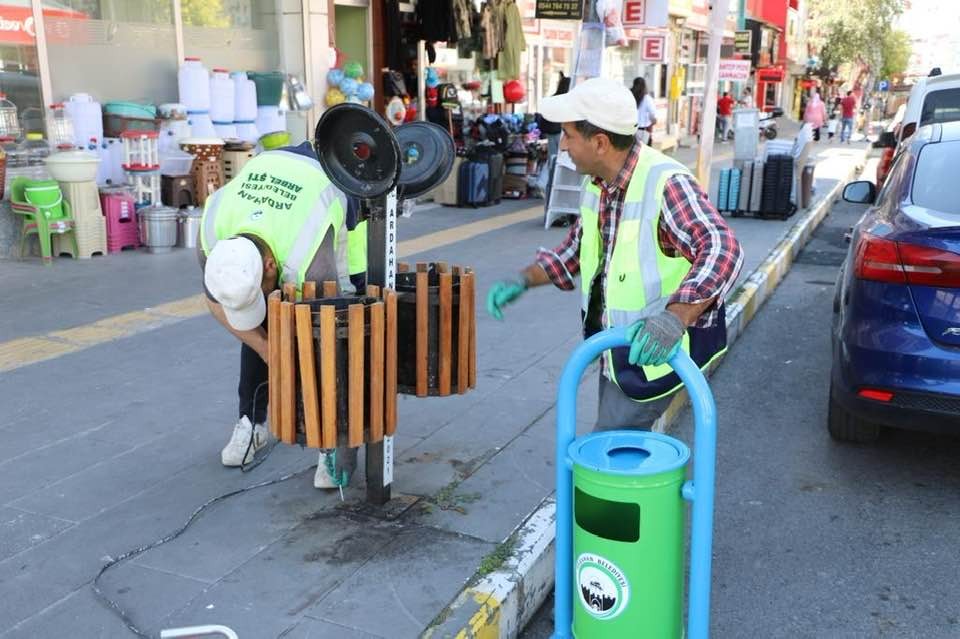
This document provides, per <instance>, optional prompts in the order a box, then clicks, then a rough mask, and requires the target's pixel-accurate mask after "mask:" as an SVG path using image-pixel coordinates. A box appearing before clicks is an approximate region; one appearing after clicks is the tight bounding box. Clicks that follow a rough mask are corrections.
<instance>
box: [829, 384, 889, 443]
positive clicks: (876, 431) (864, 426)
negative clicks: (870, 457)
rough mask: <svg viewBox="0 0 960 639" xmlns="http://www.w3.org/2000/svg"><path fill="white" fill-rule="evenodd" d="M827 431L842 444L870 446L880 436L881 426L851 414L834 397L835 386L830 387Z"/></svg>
mask: <svg viewBox="0 0 960 639" xmlns="http://www.w3.org/2000/svg"><path fill="white" fill-rule="evenodd" d="M827 430H828V431H830V437H832V438H833V439H835V440H837V441H840V442H852V443H855V444H869V443H872V442H875V441H877V438H878V437H879V436H880V425H879V424H875V423H873V422H868V421H867V420H865V419H860V418H859V417H857V416H856V415H852V414H850V412H849V411H848V410H847V409H845V408H844V407H843V406H841V405H840V403H839V402H838V401H837V400H836V399H834V397H833V384H831V385H830V406H829V408H828V411H827Z"/></svg>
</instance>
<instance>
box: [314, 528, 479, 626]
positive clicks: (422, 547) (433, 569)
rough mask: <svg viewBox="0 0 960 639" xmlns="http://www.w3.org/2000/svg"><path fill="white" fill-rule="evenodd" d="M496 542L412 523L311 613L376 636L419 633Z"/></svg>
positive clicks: (448, 600) (325, 597) (320, 602)
mask: <svg viewBox="0 0 960 639" xmlns="http://www.w3.org/2000/svg"><path fill="white" fill-rule="evenodd" d="M493 548H494V545H493V544H488V543H484V542H482V541H479V540H476V539H472V538H469V537H463V536H459V535H452V534H450V533H447V532H443V531H439V530H435V529H432V528H420V527H415V528H408V529H406V530H403V531H402V532H400V533H399V534H397V535H396V537H395V538H394V539H393V541H392V542H391V543H389V544H387V545H385V546H383V547H381V548H380V549H379V552H378V553H377V554H376V555H375V556H374V557H372V558H371V559H370V560H369V562H368V563H367V564H366V565H365V566H364V567H363V570H361V571H358V572H356V573H354V574H353V575H352V576H351V577H350V578H349V579H347V580H345V581H344V582H343V583H342V584H340V585H339V586H337V587H336V588H335V589H334V590H333V591H331V592H330V593H328V594H327V595H326V596H324V597H323V599H322V600H321V601H319V602H318V603H317V604H316V605H315V606H313V607H312V608H310V609H309V610H307V615H309V616H310V617H312V618H316V619H322V620H327V621H330V620H335V621H336V623H338V624H341V625H345V626H349V627H351V628H357V629H359V630H362V631H364V632H367V633H371V634H373V635H375V636H377V635H379V636H383V637H390V638H391V639H405V638H407V637H411V638H412V637H418V636H419V635H420V633H421V631H422V630H423V629H424V628H425V627H426V626H427V624H428V623H429V622H430V621H432V620H433V618H434V616H435V615H436V614H437V612H438V611H439V610H441V609H442V608H443V606H445V605H446V604H447V603H448V602H450V601H451V600H452V599H453V597H454V596H455V595H456V594H457V592H458V591H459V590H460V588H462V587H463V585H464V583H466V580H467V579H469V578H470V577H471V576H472V573H473V571H474V569H475V566H477V565H479V563H480V560H481V559H482V558H483V557H484V556H485V555H486V554H487V553H489V552H490V551H491V550H493ZM373 611H376V612H375V614H374V612H373Z"/></svg>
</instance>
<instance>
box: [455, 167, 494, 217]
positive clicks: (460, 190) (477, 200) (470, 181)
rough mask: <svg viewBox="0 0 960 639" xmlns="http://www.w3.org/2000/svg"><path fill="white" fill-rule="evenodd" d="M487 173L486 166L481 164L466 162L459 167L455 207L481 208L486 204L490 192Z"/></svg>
mask: <svg viewBox="0 0 960 639" xmlns="http://www.w3.org/2000/svg"><path fill="white" fill-rule="evenodd" d="M488 171H489V167H488V165H487V164H485V163H483V162H471V161H469V160H468V161H466V162H464V163H462V164H461V165H460V175H459V176H457V178H458V179H457V206H483V205H485V204H486V203H487V200H488V196H489V191H490V180H489V177H488V176H489V174H488Z"/></svg>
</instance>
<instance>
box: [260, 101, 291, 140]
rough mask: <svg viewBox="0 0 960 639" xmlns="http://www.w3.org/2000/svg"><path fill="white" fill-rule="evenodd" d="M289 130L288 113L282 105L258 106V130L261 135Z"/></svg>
mask: <svg viewBox="0 0 960 639" xmlns="http://www.w3.org/2000/svg"><path fill="white" fill-rule="evenodd" d="M286 130H287V113H286V112H285V111H281V110H280V107H276V106H262V107H257V131H259V132H260V135H266V134H267V133H274V132H276V131H286Z"/></svg>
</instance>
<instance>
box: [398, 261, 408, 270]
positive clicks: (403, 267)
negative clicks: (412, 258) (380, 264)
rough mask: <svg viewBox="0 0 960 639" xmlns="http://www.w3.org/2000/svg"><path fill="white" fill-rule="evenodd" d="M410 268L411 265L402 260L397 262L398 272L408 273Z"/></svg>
mask: <svg viewBox="0 0 960 639" xmlns="http://www.w3.org/2000/svg"><path fill="white" fill-rule="evenodd" d="M409 270H410V265H409V264H407V263H406V262H400V263H399V264H397V273H406V272H408V271H409Z"/></svg>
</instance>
